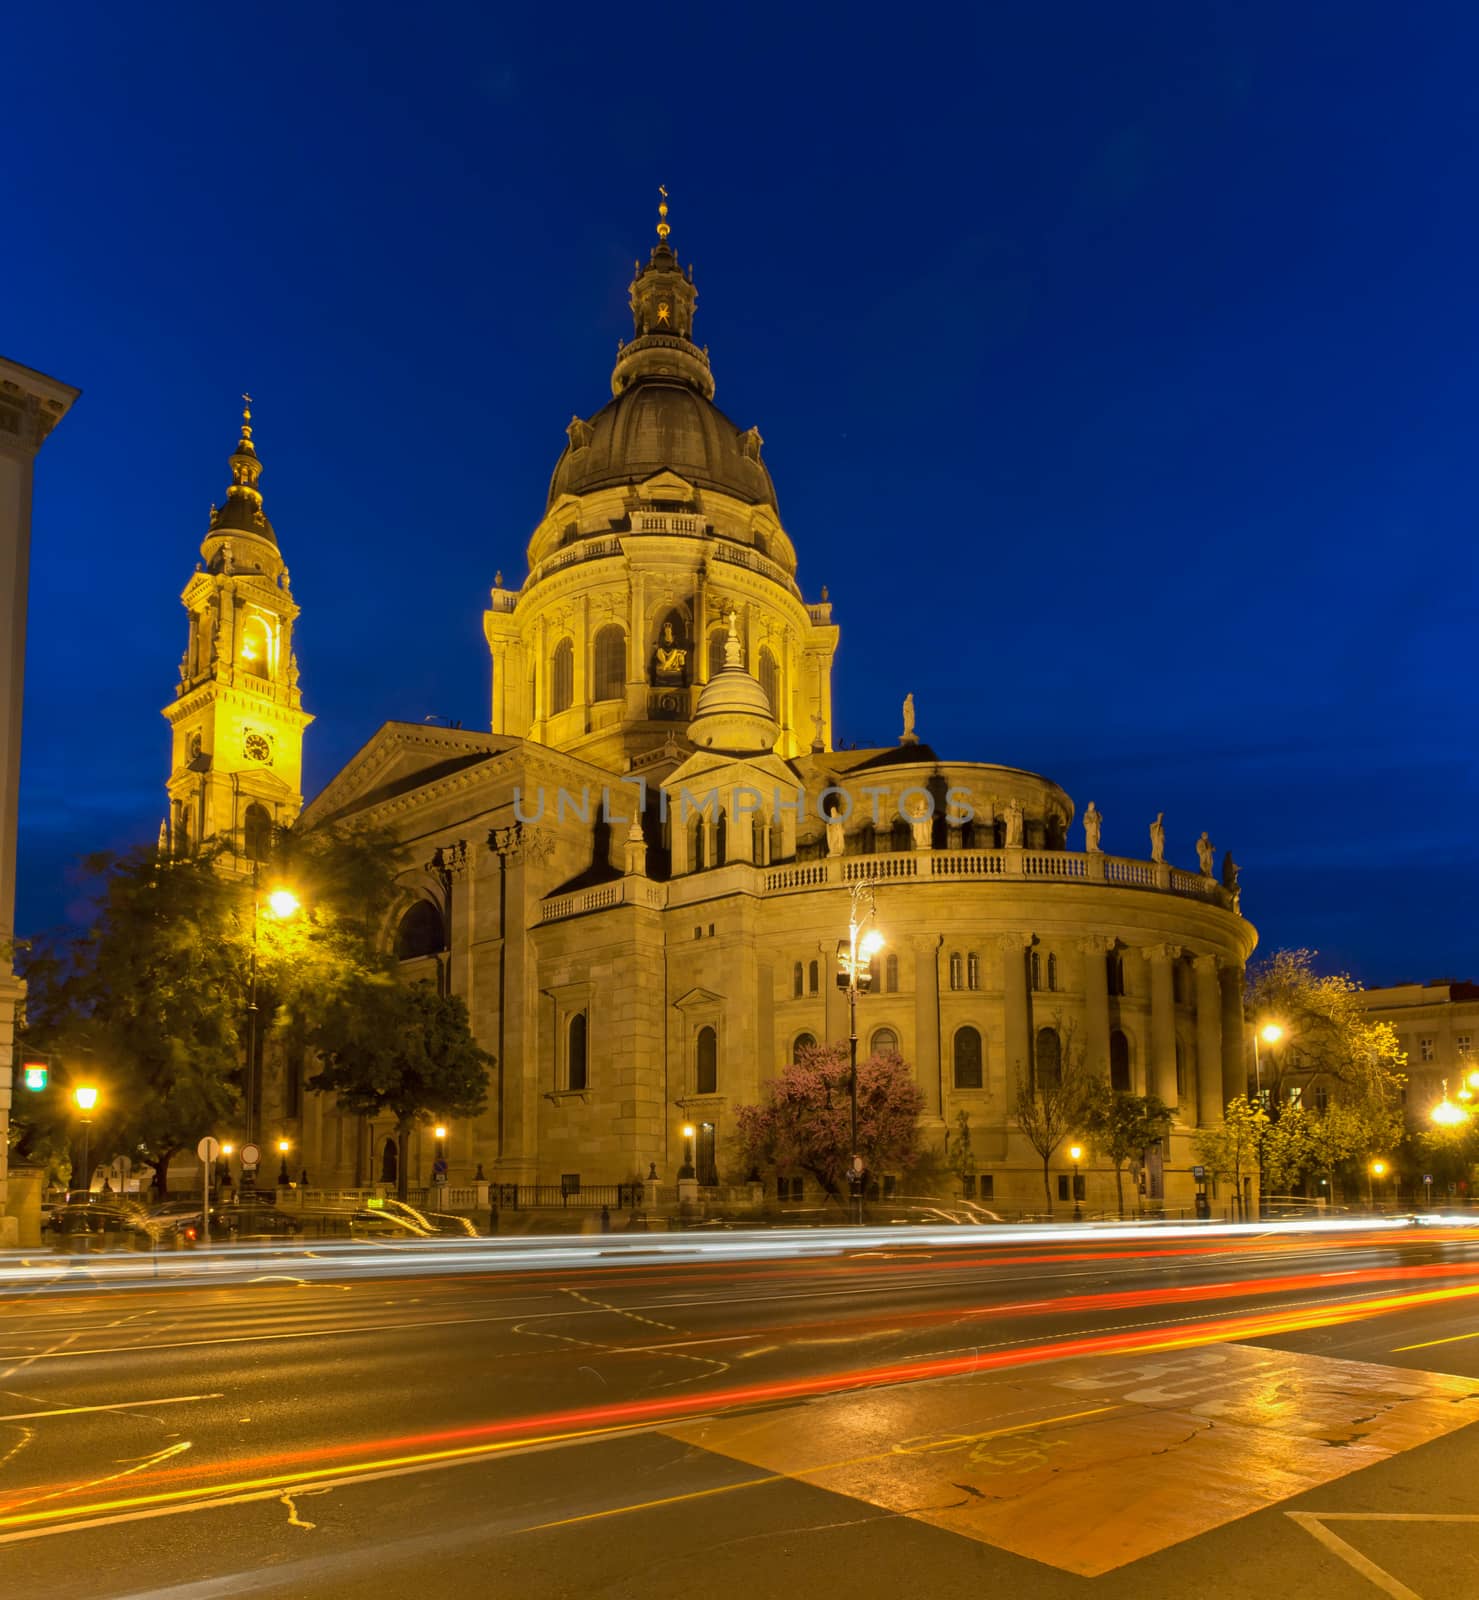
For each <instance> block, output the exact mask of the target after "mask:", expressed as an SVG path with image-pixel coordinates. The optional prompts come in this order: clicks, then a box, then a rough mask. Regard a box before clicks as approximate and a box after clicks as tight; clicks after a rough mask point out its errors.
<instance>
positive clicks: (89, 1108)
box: [72, 1083, 98, 1200]
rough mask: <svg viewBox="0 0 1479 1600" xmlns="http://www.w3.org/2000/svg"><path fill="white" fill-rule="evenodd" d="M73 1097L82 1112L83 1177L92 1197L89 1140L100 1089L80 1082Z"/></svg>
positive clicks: (88, 1195)
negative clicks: (94, 1108)
mask: <svg viewBox="0 0 1479 1600" xmlns="http://www.w3.org/2000/svg"><path fill="white" fill-rule="evenodd" d="M72 1099H73V1100H74V1101H75V1102H76V1105H77V1109H78V1110H79V1111H80V1112H81V1113H82V1177H83V1181H84V1183H85V1184H86V1185H87V1187H86V1188H85V1189H84V1191H83V1193H84V1194H86V1196H87V1198H88V1199H89V1200H91V1199H92V1168H91V1167H90V1166H89V1165H88V1149H87V1146H88V1140H89V1137H90V1135H91V1133H92V1113H93V1107H94V1106H96V1105H97V1103H98V1091H97V1090H96V1089H95V1088H94V1087H93V1086H92V1084H90V1083H79V1084H78V1085H77V1087H76V1088H75V1089H73V1091H72Z"/></svg>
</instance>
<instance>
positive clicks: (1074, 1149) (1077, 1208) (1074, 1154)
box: [1068, 1144, 1084, 1222]
mask: <svg viewBox="0 0 1479 1600" xmlns="http://www.w3.org/2000/svg"><path fill="white" fill-rule="evenodd" d="M1083 1158H1084V1147H1083V1146H1082V1145H1081V1144H1073V1145H1069V1147H1068V1159H1069V1160H1070V1161H1071V1162H1072V1163H1073V1220H1074V1221H1075V1222H1082V1221H1083V1220H1084V1208H1083V1204H1082V1202H1081V1201H1080V1199H1079V1190H1078V1164H1079V1162H1080V1161H1082V1160H1083Z"/></svg>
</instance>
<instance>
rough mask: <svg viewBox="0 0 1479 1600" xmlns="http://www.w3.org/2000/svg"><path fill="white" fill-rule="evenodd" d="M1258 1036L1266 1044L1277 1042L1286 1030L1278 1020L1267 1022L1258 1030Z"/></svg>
mask: <svg viewBox="0 0 1479 1600" xmlns="http://www.w3.org/2000/svg"><path fill="white" fill-rule="evenodd" d="M1258 1037H1259V1038H1260V1039H1262V1040H1263V1042H1264V1043H1265V1044H1277V1043H1278V1042H1279V1040H1280V1039H1282V1038H1283V1037H1284V1030H1283V1029H1282V1028H1281V1027H1280V1026H1279V1024H1278V1023H1277V1022H1265V1023H1264V1025H1263V1026H1262V1027H1261V1028H1260V1029H1259V1030H1258Z"/></svg>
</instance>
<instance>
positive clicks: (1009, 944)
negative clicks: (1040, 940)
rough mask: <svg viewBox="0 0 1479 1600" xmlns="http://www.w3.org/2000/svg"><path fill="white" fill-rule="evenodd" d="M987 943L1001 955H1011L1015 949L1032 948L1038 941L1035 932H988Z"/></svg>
mask: <svg viewBox="0 0 1479 1600" xmlns="http://www.w3.org/2000/svg"><path fill="white" fill-rule="evenodd" d="M986 943H987V945H988V946H990V948H991V949H993V950H995V951H996V952H997V953H998V954H999V955H1004V956H1007V955H1011V954H1012V953H1013V952H1014V951H1023V950H1030V949H1031V948H1032V947H1033V945H1035V944H1036V943H1037V935H1036V934H1035V933H988V934H987V935H986Z"/></svg>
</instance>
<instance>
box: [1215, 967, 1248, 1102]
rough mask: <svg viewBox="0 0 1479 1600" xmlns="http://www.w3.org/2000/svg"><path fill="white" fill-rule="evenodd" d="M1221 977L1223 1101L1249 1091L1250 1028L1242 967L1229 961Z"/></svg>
mask: <svg viewBox="0 0 1479 1600" xmlns="http://www.w3.org/2000/svg"><path fill="white" fill-rule="evenodd" d="M1219 976H1220V978H1221V980H1222V1103H1223V1105H1226V1104H1227V1102H1228V1101H1229V1100H1231V1099H1232V1098H1233V1097H1234V1095H1240V1094H1247V1093H1248V1056H1247V1048H1248V1046H1247V1039H1248V1030H1247V1028H1246V1027H1245V1026H1244V1023H1243V968H1242V966H1241V964H1237V965H1234V964H1233V963H1231V962H1228V963H1226V964H1225V965H1224V966H1223V968H1222V970H1221V972H1220V974H1219Z"/></svg>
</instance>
